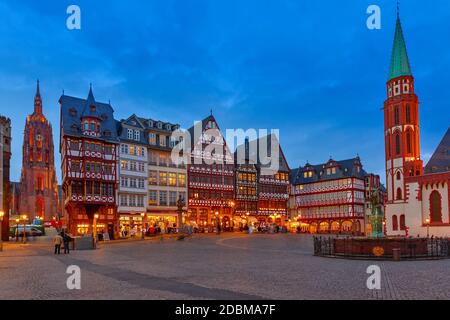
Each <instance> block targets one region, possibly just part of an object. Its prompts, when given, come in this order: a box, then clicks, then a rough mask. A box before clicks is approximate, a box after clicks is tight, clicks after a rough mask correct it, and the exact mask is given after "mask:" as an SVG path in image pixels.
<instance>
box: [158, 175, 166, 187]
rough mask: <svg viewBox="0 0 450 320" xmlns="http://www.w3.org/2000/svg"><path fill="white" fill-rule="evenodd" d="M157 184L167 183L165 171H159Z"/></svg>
mask: <svg viewBox="0 0 450 320" xmlns="http://www.w3.org/2000/svg"><path fill="white" fill-rule="evenodd" d="M159 185H160V186H165V185H167V172H160V173H159Z"/></svg>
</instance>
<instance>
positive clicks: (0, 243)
mask: <svg viewBox="0 0 450 320" xmlns="http://www.w3.org/2000/svg"><path fill="white" fill-rule="evenodd" d="M4 215H5V213H4V212H3V211H0V251H3V233H2V231H3V230H2V226H3V216H4Z"/></svg>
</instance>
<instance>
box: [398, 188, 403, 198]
mask: <svg viewBox="0 0 450 320" xmlns="http://www.w3.org/2000/svg"><path fill="white" fill-rule="evenodd" d="M402 199H403V196H402V188H397V200H402Z"/></svg>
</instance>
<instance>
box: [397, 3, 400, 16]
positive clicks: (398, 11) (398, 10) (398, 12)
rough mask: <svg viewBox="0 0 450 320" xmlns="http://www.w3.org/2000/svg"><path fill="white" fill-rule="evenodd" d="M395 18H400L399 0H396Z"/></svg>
mask: <svg viewBox="0 0 450 320" xmlns="http://www.w3.org/2000/svg"><path fill="white" fill-rule="evenodd" d="M397 18H400V1H399V0H397Z"/></svg>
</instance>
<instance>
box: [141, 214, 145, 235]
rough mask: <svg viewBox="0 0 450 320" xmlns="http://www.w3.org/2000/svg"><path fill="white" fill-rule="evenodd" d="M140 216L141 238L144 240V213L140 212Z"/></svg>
mask: <svg viewBox="0 0 450 320" xmlns="http://www.w3.org/2000/svg"><path fill="white" fill-rule="evenodd" d="M141 217H142V226H141V239H142V240H144V237H145V232H144V218H145V213H141Z"/></svg>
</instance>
